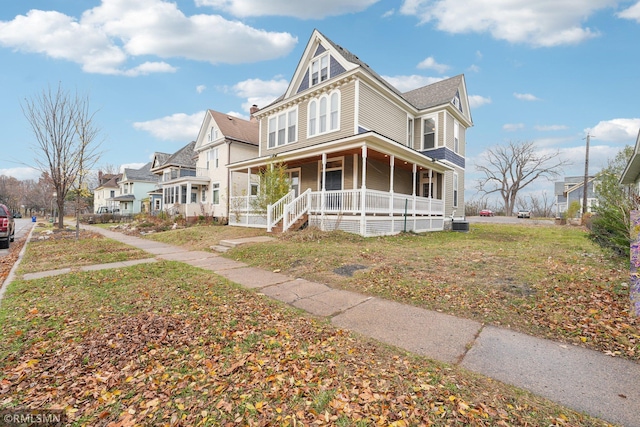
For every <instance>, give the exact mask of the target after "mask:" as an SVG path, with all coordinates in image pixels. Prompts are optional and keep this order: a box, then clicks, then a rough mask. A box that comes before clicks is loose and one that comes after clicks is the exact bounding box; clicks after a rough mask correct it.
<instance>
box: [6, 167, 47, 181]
mask: <svg viewBox="0 0 640 427" xmlns="http://www.w3.org/2000/svg"><path fill="white" fill-rule="evenodd" d="M0 175H4V176H9V177H12V178H15V179H17V180H19V181H25V180H27V179H33V180H34V181H37V180H38V179H39V178H40V175H41V172H40V171H39V170H38V169H34V168H29V167H23V168H8V169H0Z"/></svg>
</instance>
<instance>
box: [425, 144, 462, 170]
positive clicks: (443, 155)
mask: <svg viewBox="0 0 640 427" xmlns="http://www.w3.org/2000/svg"><path fill="white" fill-rule="evenodd" d="M422 154H424V155H425V156H428V157H431V158H432V159H437V160H447V161H448V162H449V163H453V164H454V165H456V166H458V167H460V168H464V167H465V166H464V165H465V159H464V157H462V156H460V155H459V154H456V153H454V152H453V150H450V149H449V148H446V147H440V148H436V149H435V150H427V151H422Z"/></svg>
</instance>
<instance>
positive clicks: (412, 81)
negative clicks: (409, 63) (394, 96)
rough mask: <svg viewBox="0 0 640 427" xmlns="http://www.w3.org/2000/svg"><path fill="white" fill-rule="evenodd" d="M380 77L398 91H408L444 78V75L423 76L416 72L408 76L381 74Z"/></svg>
mask: <svg viewBox="0 0 640 427" xmlns="http://www.w3.org/2000/svg"><path fill="white" fill-rule="evenodd" d="M382 78H383V79H385V80H386V81H387V82H389V83H390V84H391V85H392V86H393V87H395V88H396V89H398V90H399V91H400V92H408V91H410V90H413V89H417V88H419V87H422V86H426V85H430V84H433V83H436V82H439V81H441V80H444V79H446V77H425V76H418V75H416V74H412V75H410V76H382Z"/></svg>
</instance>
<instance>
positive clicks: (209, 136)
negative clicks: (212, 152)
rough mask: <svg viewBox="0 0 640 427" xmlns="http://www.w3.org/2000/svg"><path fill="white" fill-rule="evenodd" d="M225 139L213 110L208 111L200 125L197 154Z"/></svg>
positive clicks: (196, 147)
mask: <svg viewBox="0 0 640 427" xmlns="http://www.w3.org/2000/svg"><path fill="white" fill-rule="evenodd" d="M221 139H224V135H223V134H222V131H221V130H220V126H218V124H217V123H216V121H215V120H214V118H213V116H212V114H211V110H207V112H206V114H205V116H204V119H203V120H202V124H201V125H200V131H199V132H198V138H197V139H196V146H195V148H194V150H195V152H196V153H198V152H200V151H202V150H203V149H205V148H207V146H209V145H211V144H212V143H214V142H216V141H218V140H221Z"/></svg>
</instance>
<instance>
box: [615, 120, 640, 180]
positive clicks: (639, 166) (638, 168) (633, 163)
mask: <svg viewBox="0 0 640 427" xmlns="http://www.w3.org/2000/svg"><path fill="white" fill-rule="evenodd" d="M638 177H640V129H639V130H638V137H637V138H636V146H635V148H634V149H633V154H632V155H631V158H630V159H629V163H627V167H626V168H625V169H624V172H623V173H622V176H621V177H620V184H623V185H628V184H634V183H635V182H637V181H638Z"/></svg>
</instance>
